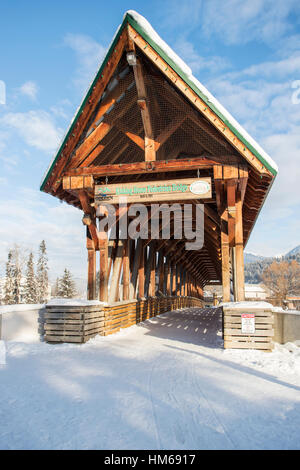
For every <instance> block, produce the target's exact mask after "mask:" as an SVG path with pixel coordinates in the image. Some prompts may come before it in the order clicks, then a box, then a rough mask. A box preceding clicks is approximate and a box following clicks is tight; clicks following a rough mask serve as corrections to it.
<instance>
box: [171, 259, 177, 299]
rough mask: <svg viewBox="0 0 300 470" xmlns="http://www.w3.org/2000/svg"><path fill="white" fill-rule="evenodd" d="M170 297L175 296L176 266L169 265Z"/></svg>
mask: <svg viewBox="0 0 300 470" xmlns="http://www.w3.org/2000/svg"><path fill="white" fill-rule="evenodd" d="M171 279H172V295H176V264H174V263H172V264H171Z"/></svg>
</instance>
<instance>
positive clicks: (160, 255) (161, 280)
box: [157, 251, 165, 294]
mask: <svg viewBox="0 0 300 470" xmlns="http://www.w3.org/2000/svg"><path fill="white" fill-rule="evenodd" d="M157 271H158V279H159V281H158V291H159V292H160V293H161V294H163V292H164V274H165V270H164V256H163V253H162V251H160V252H159V253H158V264H157Z"/></svg>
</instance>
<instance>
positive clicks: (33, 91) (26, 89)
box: [19, 81, 38, 100]
mask: <svg viewBox="0 0 300 470" xmlns="http://www.w3.org/2000/svg"><path fill="white" fill-rule="evenodd" d="M19 90H20V93H21V94H22V95H25V96H28V97H29V98H31V99H32V100H36V97H37V93H38V86H37V84H36V83H35V82H33V81H28V82H25V83H24V84H23V85H22V86H21V87H20V88H19Z"/></svg>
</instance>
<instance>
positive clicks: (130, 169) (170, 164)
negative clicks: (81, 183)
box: [65, 157, 222, 176]
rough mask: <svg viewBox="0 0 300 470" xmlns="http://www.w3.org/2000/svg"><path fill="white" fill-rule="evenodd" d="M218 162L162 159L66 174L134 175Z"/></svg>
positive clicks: (203, 165) (210, 165)
mask: <svg viewBox="0 0 300 470" xmlns="http://www.w3.org/2000/svg"><path fill="white" fill-rule="evenodd" d="M219 158H222V157H219ZM216 163H219V162H218V161H216V160H214V159H213V157H211V158H205V157H198V158H181V159H175V160H160V161H155V162H135V163H120V164H115V165H101V166H90V167H87V168H85V167H83V168H72V169H70V170H68V171H66V173H65V176H77V175H82V176H85V175H93V176H113V175H128V174H131V175H134V174H140V173H148V174H149V173H160V172H168V171H187V170H197V169H210V168H212V167H213V166H214V165H215V164H216Z"/></svg>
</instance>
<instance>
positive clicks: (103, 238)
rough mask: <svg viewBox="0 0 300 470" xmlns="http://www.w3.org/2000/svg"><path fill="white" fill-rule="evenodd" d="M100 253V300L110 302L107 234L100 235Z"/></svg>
mask: <svg viewBox="0 0 300 470" xmlns="http://www.w3.org/2000/svg"><path fill="white" fill-rule="evenodd" d="M99 252H100V267H99V300H101V301H102V302H107V301H108V277H109V273H108V239H107V233H106V232H100V234H99Z"/></svg>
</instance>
